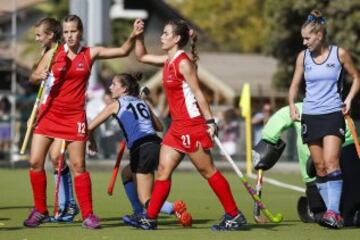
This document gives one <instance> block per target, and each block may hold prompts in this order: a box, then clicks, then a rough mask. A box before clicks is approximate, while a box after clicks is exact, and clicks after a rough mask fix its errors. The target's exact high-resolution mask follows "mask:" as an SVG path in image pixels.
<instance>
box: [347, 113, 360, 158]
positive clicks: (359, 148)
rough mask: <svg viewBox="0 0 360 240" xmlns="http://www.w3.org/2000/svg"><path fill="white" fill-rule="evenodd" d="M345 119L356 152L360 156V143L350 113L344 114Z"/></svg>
mask: <svg viewBox="0 0 360 240" xmlns="http://www.w3.org/2000/svg"><path fill="white" fill-rule="evenodd" d="M345 119H346V121H347V123H348V125H349V128H350V131H351V135H352V137H353V139H354V144H355V148H356V152H357V154H358V156H359V158H360V144H359V138H358V135H357V133H356V129H355V126H354V122H353V120H352V118H351V117H350V115H345Z"/></svg>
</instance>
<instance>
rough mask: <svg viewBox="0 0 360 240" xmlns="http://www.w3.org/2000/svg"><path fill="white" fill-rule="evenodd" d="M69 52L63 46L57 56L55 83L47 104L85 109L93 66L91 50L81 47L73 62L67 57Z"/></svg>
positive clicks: (54, 63)
mask: <svg viewBox="0 0 360 240" xmlns="http://www.w3.org/2000/svg"><path fill="white" fill-rule="evenodd" d="M67 52H68V47H67V45H62V46H60V48H59V49H58V51H57V53H56V55H55V58H54V61H53V65H52V68H51V72H52V73H53V75H54V80H55V81H54V83H53V85H52V86H51V90H50V94H49V97H48V99H47V101H46V103H45V104H52V107H62V108H71V109H83V108H84V107H85V92H86V87H87V83H88V79H89V76H90V71H91V66H92V61H91V57H90V48H88V47H80V49H79V50H78V52H77V54H76V56H75V58H74V59H73V60H70V59H69V58H68V57H67Z"/></svg>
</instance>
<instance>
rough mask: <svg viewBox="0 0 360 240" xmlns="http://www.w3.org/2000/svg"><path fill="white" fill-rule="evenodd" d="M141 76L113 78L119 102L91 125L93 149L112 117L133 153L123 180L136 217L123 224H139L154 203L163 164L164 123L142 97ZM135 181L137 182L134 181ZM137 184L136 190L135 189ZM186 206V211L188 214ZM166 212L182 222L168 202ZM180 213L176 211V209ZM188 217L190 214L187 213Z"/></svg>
mask: <svg viewBox="0 0 360 240" xmlns="http://www.w3.org/2000/svg"><path fill="white" fill-rule="evenodd" d="M140 79H141V74H138V75H134V76H133V75H130V74H126V73H123V74H118V75H115V76H114V78H113V79H112V84H111V86H110V92H111V97H112V98H113V99H116V101H114V102H112V103H110V104H109V105H107V106H106V107H105V109H104V110H103V111H102V112H101V113H99V115H97V116H96V117H95V119H94V120H93V121H92V122H91V123H90V124H89V126H88V129H89V133H90V134H89V141H90V145H89V150H90V152H92V153H94V152H96V151H97V147H96V142H95V140H94V137H93V134H92V133H93V132H94V129H95V128H96V127H97V126H99V125H100V124H101V123H103V122H104V121H105V120H106V119H108V118H109V117H110V116H111V115H112V116H114V117H115V118H116V120H117V121H118V123H119V125H120V127H121V129H122V131H123V133H124V136H125V140H126V145H127V148H128V149H129V151H130V164H129V165H128V166H126V167H125V168H124V169H123V171H122V180H123V183H124V187H125V192H126V194H127V196H128V198H129V201H130V203H131V205H132V207H133V210H134V214H133V215H126V216H124V217H123V221H124V222H125V223H126V224H129V225H132V226H135V227H136V225H137V223H138V221H137V219H138V216H139V215H141V214H144V208H145V209H146V208H147V204H148V202H149V201H150V197H151V192H152V188H153V182H154V171H155V170H156V169H157V166H158V163H159V153H160V143H161V138H160V137H159V136H158V135H157V134H156V131H162V130H163V127H162V124H161V122H160V120H159V119H158V118H157V116H156V115H155V114H154V111H153V110H152V108H151V105H149V104H147V103H146V102H145V100H143V99H141V98H140V97H139V84H138V82H137V81H139V80H140ZM134 179H135V181H134ZM135 185H136V187H135ZM185 208H186V207H184V208H183V209H182V210H183V211H184V212H186V209H185ZM162 210H163V211H162V212H165V213H168V214H174V213H175V214H176V216H177V217H178V218H179V220H180V223H182V222H181V221H182V220H181V215H182V214H183V213H176V212H174V208H173V204H171V203H169V202H165V203H164V205H163V207H162ZM175 210H176V209H175ZM187 214H188V213H187Z"/></svg>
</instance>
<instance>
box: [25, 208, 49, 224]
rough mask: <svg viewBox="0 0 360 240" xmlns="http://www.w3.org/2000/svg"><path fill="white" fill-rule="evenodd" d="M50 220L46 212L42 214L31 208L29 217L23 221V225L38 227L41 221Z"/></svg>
mask: <svg viewBox="0 0 360 240" xmlns="http://www.w3.org/2000/svg"><path fill="white" fill-rule="evenodd" d="M47 222H50V217H49V215H48V214H42V213H40V212H39V211H38V210H36V208H33V209H32V211H31V213H30V215H29V217H28V218H27V219H26V220H25V221H24V226H25V227H30V228H33V227H38V226H39V225H40V224H42V223H47Z"/></svg>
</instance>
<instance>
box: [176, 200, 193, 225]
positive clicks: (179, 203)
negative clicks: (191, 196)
mask: <svg viewBox="0 0 360 240" xmlns="http://www.w3.org/2000/svg"><path fill="white" fill-rule="evenodd" d="M173 207H174V214H175V216H176V218H177V219H178V220H179V223H180V224H181V225H182V226H183V227H191V225H192V216H191V214H190V213H189V212H188V211H187V207H186V203H185V202H184V201H183V200H176V201H175V202H174V204H173Z"/></svg>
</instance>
